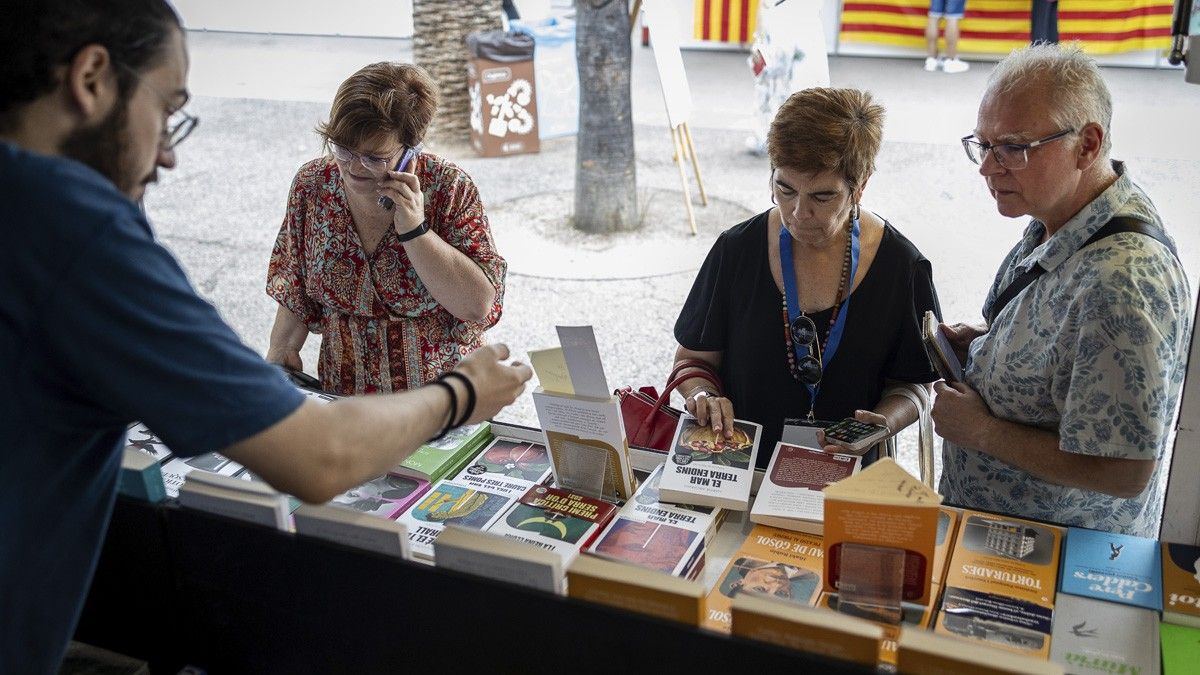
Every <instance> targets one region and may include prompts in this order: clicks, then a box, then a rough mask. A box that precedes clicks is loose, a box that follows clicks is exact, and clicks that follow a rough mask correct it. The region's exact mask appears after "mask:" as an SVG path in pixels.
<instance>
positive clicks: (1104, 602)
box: [1050, 527, 1162, 675]
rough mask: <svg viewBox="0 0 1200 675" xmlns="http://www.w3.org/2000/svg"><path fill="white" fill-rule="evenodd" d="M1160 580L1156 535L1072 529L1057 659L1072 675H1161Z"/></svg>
mask: <svg viewBox="0 0 1200 675" xmlns="http://www.w3.org/2000/svg"><path fill="white" fill-rule="evenodd" d="M1161 580H1162V566H1161V562H1160V559H1159V545H1158V542H1157V541H1154V540H1153V539H1143V538H1141V537H1131V536H1128V535H1122V534H1111V533H1108V532H1097V531H1095V530H1087V529H1083V528H1078V527H1072V528H1069V529H1068V530H1067V536H1066V543H1065V544H1064V545H1063V553H1062V574H1061V575H1060V579H1059V594H1058V597H1057V598H1056V599H1055V606H1054V634H1053V640H1052V644H1051V650H1050V658H1051V660H1053V661H1054V662H1056V663H1058V664H1060V665H1062V667H1063V669H1064V670H1065V671H1066V672H1068V673H1088V672H1093V671H1095V670H1097V669H1101V668H1102V669H1104V670H1105V671H1106V672H1130V673H1140V674H1142V675H1157V673H1158V672H1159V651H1158V647H1159V644H1158V611H1159V610H1160V609H1161V608H1162V581H1161Z"/></svg>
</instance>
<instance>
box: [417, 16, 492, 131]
mask: <svg viewBox="0 0 1200 675" xmlns="http://www.w3.org/2000/svg"><path fill="white" fill-rule="evenodd" d="M500 12H501V9H500V0H413V60H414V61H416V63H417V65H418V66H421V67H422V68H424V69H425V70H428V71H429V74H430V75H432V76H433V79H434V81H435V82H437V84H438V90H439V93H440V94H441V104H440V105H439V106H438V112H437V114H436V115H435V116H434V118H433V124H431V125H430V128H429V135H430V136H433V137H436V138H437V139H439V140H442V141H446V142H452V143H466V142H468V140H469V132H470V113H471V104H470V99H469V98H468V94H467V46H466V39H467V36H468V35H470V34H471V33H474V32H475V31H485V30H499V29H500V27H501V24H500Z"/></svg>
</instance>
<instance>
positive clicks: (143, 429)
mask: <svg viewBox="0 0 1200 675" xmlns="http://www.w3.org/2000/svg"><path fill="white" fill-rule="evenodd" d="M125 448H126V449H130V448H132V449H134V450H137V451H139V452H142V453H145V454H147V455H149V456H150V457H153V458H154V461H156V462H162V461H163V460H165V459H168V458H170V457H171V449H170V448H168V447H167V446H166V444H165V443H163V442H162V441H161V440H160V439H159V438H158V436H155V435H154V432H153V431H150V429H149V427H147V426H146V425H145V424H142V423H141V422H134V423H133V426H131V427H129V429H128V430H127V431H126V432H125Z"/></svg>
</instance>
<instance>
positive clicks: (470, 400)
mask: <svg viewBox="0 0 1200 675" xmlns="http://www.w3.org/2000/svg"><path fill="white" fill-rule="evenodd" d="M448 377H453V378H454V379H456V380H459V381H461V382H462V383H463V386H464V387H466V388H467V407H466V409H465V410H463V414H462V417H460V418H459V419H458V421H457V422H455V423H454V426H456V427H460V426H462V425H463V424H466V422H467V420H469V419H471V415H472V414H473V413H474V412H475V385H473V384H471V380H470V379H468V378H467V376H466V375H463V374H462V373H460V372H457V371H454V370H451V371H449V372H446V373H442V376H441V377H439V378H438V379H439V380H445V379H446V378H448ZM443 384H446V383H445V382H443ZM446 386H449V384H447V385H446Z"/></svg>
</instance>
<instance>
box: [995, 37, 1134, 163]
mask: <svg viewBox="0 0 1200 675" xmlns="http://www.w3.org/2000/svg"><path fill="white" fill-rule="evenodd" d="M1034 86H1040V88H1041V90H1042V91H1044V92H1046V94H1047V96H1048V97H1049V98H1048V100H1047V107H1048V110H1047V115H1048V116H1049V117H1050V119H1051V120H1053V121H1054V123H1055V125H1056V126H1057V127H1058V128H1059V129H1074V130H1075V131H1079V130H1080V129H1082V128H1083V127H1084V125H1086V124H1087V123H1089V122H1095V123H1096V124H1099V125H1100V126H1101V127H1102V128H1103V129H1104V143H1103V145H1102V146H1101V148H1100V156H1101V159H1105V160H1106V159H1108V153H1109V150H1110V149H1111V148H1112V140H1111V137H1110V133H1109V130H1110V128H1111V126H1112V96H1111V95H1110V94H1109V93H1108V85H1106V84H1105V83H1104V78H1103V77H1101V76H1100V69H1099V68H1098V67H1097V66H1096V62H1095V61H1094V60H1092V58H1091V57H1090V56H1088V55H1087V54H1084V53H1083V50H1082V49H1080V48H1079V46H1078V44H1068V45H1063V46H1059V45H1057V44H1037V45H1033V46H1030V47H1024V48H1022V49H1018V50H1015V51H1014V52H1013V53H1011V54H1009V55H1008V56H1007V57H1006V58H1005V59H1004V60H1003V61H1001V62H1000V63H999V64H997V65H996V67H995V68H994V69H993V70H992V74H991V75H990V76H989V77H988V83H987V91H988V93H990V94H993V95H1000V96H1004V95H1007V94H1010V93H1013V92H1016V91H1020V90H1022V89H1028V88H1030V87H1034Z"/></svg>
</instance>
